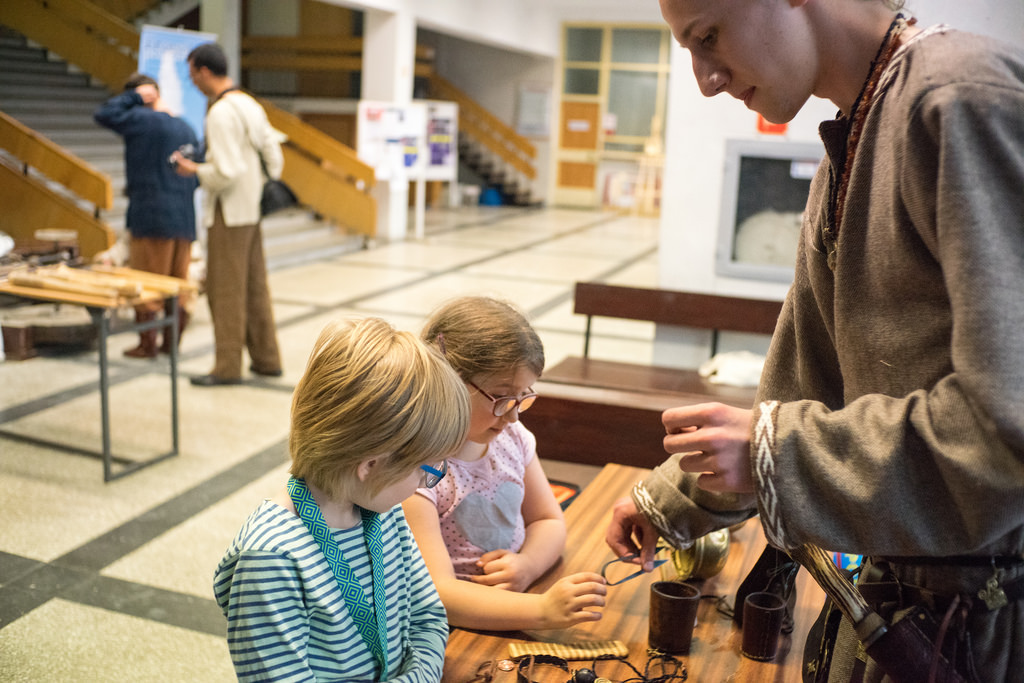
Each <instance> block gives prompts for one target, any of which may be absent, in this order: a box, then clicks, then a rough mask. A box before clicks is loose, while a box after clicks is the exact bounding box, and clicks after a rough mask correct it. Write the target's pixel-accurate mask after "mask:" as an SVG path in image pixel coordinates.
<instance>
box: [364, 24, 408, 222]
mask: <svg viewBox="0 0 1024 683" xmlns="http://www.w3.org/2000/svg"><path fill="white" fill-rule="evenodd" d="M415 65H416V20H415V18H414V17H413V15H412V13H411V12H409V11H408V10H402V9H400V10H398V11H396V12H384V11H381V10H372V9H368V10H366V12H365V15H364V25H363V70H362V93H361V96H362V98H363V99H364V100H377V101H382V102H392V103H394V104H396V105H398V106H404V105H407V104H409V103H411V102H412V86H413V69H414V67H415ZM395 176H396V177H395V178H393V179H392V180H390V181H382V182H380V183H378V184H377V186H376V187H375V188H374V196H375V197H376V198H377V236H378V237H380V238H383V239H386V240H388V241H398V240H403V239H405V235H406V231H407V229H408V223H409V182H408V179H407V178H406V177H405V174H404V173H397V174H395Z"/></svg>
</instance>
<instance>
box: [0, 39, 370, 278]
mask: <svg viewBox="0 0 1024 683" xmlns="http://www.w3.org/2000/svg"><path fill="white" fill-rule="evenodd" d="M110 96H111V93H110V92H109V91H108V90H107V89H105V88H103V87H101V86H96V85H93V84H92V83H91V82H90V79H89V77H88V76H87V75H85V74H83V73H81V72H79V71H77V70H76V69H75V68H74V67H72V66H70V65H68V64H67V63H66V62H63V61H60V60H58V59H56V58H54V57H53V56H52V55H50V54H49V53H48V52H47V50H45V49H43V48H39V47H34V46H32V45H29V44H28V41H26V39H25V38H24V37H23V36H21V35H20V34H18V33H16V32H14V31H12V30H10V29H9V28H6V27H3V26H0V109H2V110H3V111H4V112H6V113H7V114H9V115H10V116H12V117H14V118H15V119H17V120H18V121H20V122H21V123H23V124H25V125H26V126H29V127H31V128H33V129H34V130H36V131H37V132H39V133H40V134H42V135H45V136H46V137H48V138H50V139H51V140H52V141H54V142H55V143H57V144H59V145H61V146H62V147H64V148H65V149H67V150H68V151H69V152H71V153H73V154H75V155H76V156H78V157H80V158H81V159H83V160H84V161H86V162H87V163H88V164H89V165H91V166H92V167H94V168H95V169H97V170H99V171H102V172H103V173H105V174H107V175H108V176H110V178H111V182H112V184H113V187H114V206H113V208H112V209H110V210H108V211H103V212H102V213H101V215H100V218H101V219H102V220H103V221H104V222H106V223H107V224H108V225H110V227H111V228H112V229H113V230H114V232H115V233H116V234H117V235H118V237H121V236H123V235H124V234H125V225H124V221H125V211H126V210H127V205H128V200H127V199H126V198H125V197H124V185H125V179H124V142H123V140H122V139H121V137H120V136H119V135H117V134H116V133H113V132H112V131H109V130H107V129H106V128H103V127H102V126H99V125H97V124H96V123H95V122H94V121H93V118H92V114H93V112H94V111H95V110H96V108H97V107H99V106H100V105H101V104H102V103H103V102H104V101H105V100H106V99H107V98H109V97H110ZM0 153H3V152H2V150H0ZM263 234H264V240H265V253H266V258H267V267H268V268H269V269H272V270H273V269H277V268H283V267H286V266H289V265H294V264H297V263H302V262H305V261H311V260H316V259H320V258H325V257H328V256H332V255H337V254H341V253H346V252H350V251H355V250H358V249H361V248H363V246H364V245H365V238H364V237H362V236H361V235H355V234H351V233H347V232H345V231H343V230H341V229H339V228H337V227H335V226H333V225H331V224H329V223H327V222H325V221H322V220H320V219H319V218H318V217H317V216H315V215H313V214H312V213H310V212H307V211H302V210H296V211H290V212H282V213H281V214H277V215H274V216H271V217H268V218H266V219H264V221H263Z"/></svg>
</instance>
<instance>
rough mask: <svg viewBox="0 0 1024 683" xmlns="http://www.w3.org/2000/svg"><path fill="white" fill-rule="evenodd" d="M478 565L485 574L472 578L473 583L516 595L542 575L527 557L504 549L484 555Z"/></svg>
mask: <svg viewBox="0 0 1024 683" xmlns="http://www.w3.org/2000/svg"><path fill="white" fill-rule="evenodd" d="M476 564H477V566H478V567H480V568H481V569H483V571H484V573H483V575H481V576H472V577H470V579H471V580H472V581H473V582H475V583H479V584H483V585H485V586H493V587H495V588H502V589H504V590H509V591H515V592H516V593H522V592H523V591H525V590H526V589H527V588H529V587H530V584H531V583H533V582H534V581H535V580H536V579H537V577H538V576H539V574H540V573H539V572H537V570H536V568H535V567H534V566H533V563H532V562H531V561H530V558H528V557H527V556H526V555H523V554H521V553H514V552H512V551H511V550H508V549H504V548H503V549H500V550H492V551H490V552H488V553H484V554H483V555H481V556H480V559H479V560H477V562H476Z"/></svg>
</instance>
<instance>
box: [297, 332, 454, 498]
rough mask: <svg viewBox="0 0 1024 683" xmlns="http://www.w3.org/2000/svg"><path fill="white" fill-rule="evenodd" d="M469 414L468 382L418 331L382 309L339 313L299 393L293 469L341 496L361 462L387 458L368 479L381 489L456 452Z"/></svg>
mask: <svg viewBox="0 0 1024 683" xmlns="http://www.w3.org/2000/svg"><path fill="white" fill-rule="evenodd" d="M469 416H470V404H469V393H468V392H467V390H466V386H465V384H464V383H463V382H462V380H461V379H460V378H459V377H458V375H457V374H456V373H455V372H454V371H453V370H452V368H451V366H450V365H449V364H448V363H447V362H446V361H445V360H444V359H443V358H442V357H441V356H440V355H439V354H438V353H437V352H436V351H434V350H433V349H430V348H428V347H427V346H426V345H424V344H423V343H421V342H420V341H419V340H418V339H417V338H416V336H415V335H414V334H412V333H411V332H401V331H398V330H396V329H395V328H393V327H392V326H391V325H390V324H388V323H387V322H385V321H383V320H381V319H379V318H366V319H363V320H341V321H337V322H333V323H331V324H329V325H327V327H325V328H324V330H323V332H321V333H320V338H319V339H317V342H316V346H315V347H314V348H313V352H312V354H311V355H310V358H309V363H308V364H307V366H306V372H305V373H304V374H303V376H302V379H301V380H300V381H299V384H298V386H297V387H296V388H295V395H294V397H293V398H292V423H291V436H290V437H289V450H290V451H291V458H292V466H291V474H292V476H294V477H296V478H301V479H305V480H306V481H308V482H310V483H312V484H313V485H314V486H316V487H317V488H319V489H321V490H322V491H324V492H325V493H327V494H328V495H329V496H332V497H334V496H337V495H338V494H339V493H343V492H344V490H345V489H344V487H346V486H347V485H350V484H349V483H350V482H352V481H353V480H354V478H355V475H356V470H357V468H358V466H359V463H361V462H362V461H364V460H366V459H367V458H372V457H383V460H382V462H381V464H380V465H379V466H378V467H376V468H374V469H373V471H372V474H371V476H370V478H369V479H368V480H367V481H365V482H363V484H362V485H365V486H366V488H367V490H368V491H369V492H370V493H371V495H376V494H377V493H379V492H380V491H381V490H382V489H383V488H384V487H386V486H387V485H388V484H390V483H391V482H393V481H395V480H396V479H398V478H400V477H402V476H404V475H406V474H408V472H410V471H411V470H412V469H414V468H416V467H418V466H420V465H423V464H426V463H430V462H437V461H438V460H441V459H442V458H445V457H447V456H448V455H450V454H451V453H452V452H453V451H455V449H456V448H458V447H459V446H460V445H461V444H462V442H463V441H464V440H465V438H466V434H467V433H468V431H469Z"/></svg>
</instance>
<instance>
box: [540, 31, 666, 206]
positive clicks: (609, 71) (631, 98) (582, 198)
mask: <svg viewBox="0 0 1024 683" xmlns="http://www.w3.org/2000/svg"><path fill="white" fill-rule="evenodd" d="M563 35H564V41H563V51H562V58H563V68H562V71H561V74H562V78H561V97H560V105H559V127H558V130H559V138H558V146H557V150H556V153H555V158H556V170H555V174H554V182H555V189H554V201H555V203H556V204H558V205H561V206H578V207H587V208H593V207H598V206H600V205H601V204H602V203H605V204H607V203H608V200H609V192H610V191H612V190H614V191H615V192H618V193H620V194H623V193H624V194H625V195H629V193H630V192H632V191H633V188H632V185H631V183H634V182H635V181H636V179H637V174H638V172H639V169H640V167H641V165H642V163H646V162H645V159H647V157H649V156H650V155H651V150H657V151H658V153H660V149H661V144H660V143H661V140H660V135H661V131H662V130H663V128H664V127H663V125H662V124H663V121H664V113H665V100H666V97H667V88H668V70H669V40H670V35H669V32H668V30H667V28H665V27H662V26H623V25H608V24H601V25H596V24H586V25H580V24H572V25H566V26H565V27H564V34H563ZM655 137H657V138H658V140H657V143H658V144H656V145H652V144H651V143H652V138H655ZM648 161H649V160H648ZM620 199H622V200H623V201H629V200H630V197H629V196H625V197H624V198H623V197H620Z"/></svg>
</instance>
